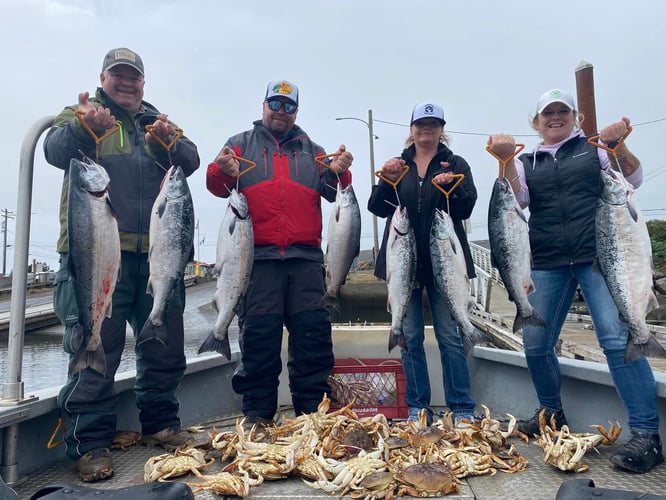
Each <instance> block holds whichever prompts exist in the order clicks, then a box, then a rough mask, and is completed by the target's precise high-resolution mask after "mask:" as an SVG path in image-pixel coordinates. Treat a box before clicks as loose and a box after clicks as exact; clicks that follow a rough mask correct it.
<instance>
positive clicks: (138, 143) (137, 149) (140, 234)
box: [132, 123, 143, 253]
mask: <svg viewBox="0 0 666 500" xmlns="http://www.w3.org/2000/svg"><path fill="white" fill-rule="evenodd" d="M137 125H138V123H137ZM139 130H141V129H140V128H139V127H138V126H136V127H135V128H134V146H135V148H134V149H135V151H133V152H132V154H136V155H137V158H138V160H139V200H143V155H142V154H141V153H142V152H141V140H140V139H139ZM142 227H143V201H139V221H138V227H137V232H136V236H137V237H136V251H137V253H141V242H142V239H143V232H142V231H141V228H142Z"/></svg>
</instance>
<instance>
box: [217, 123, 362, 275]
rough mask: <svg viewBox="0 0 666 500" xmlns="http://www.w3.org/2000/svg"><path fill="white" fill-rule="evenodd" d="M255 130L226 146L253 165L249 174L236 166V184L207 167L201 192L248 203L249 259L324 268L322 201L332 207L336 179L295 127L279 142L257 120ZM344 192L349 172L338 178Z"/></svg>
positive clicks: (315, 146)
mask: <svg viewBox="0 0 666 500" xmlns="http://www.w3.org/2000/svg"><path fill="white" fill-rule="evenodd" d="M253 125H254V128H252V129H251V130H246V131H245V132H241V133H240V134H237V135H235V136H233V137H231V138H229V140H228V141H227V142H226V144H225V146H228V147H230V148H231V149H233V150H234V152H235V154H236V155H237V156H240V157H242V158H244V159H247V160H250V161H252V162H255V163H256V164H257V166H256V168H254V169H252V170H248V167H247V165H246V164H245V163H241V172H243V171H246V170H247V173H243V175H241V176H240V177H239V178H236V177H231V176H228V175H226V174H225V173H223V172H222V171H221V170H220V168H219V167H218V165H217V163H215V162H213V163H211V164H209V165H208V171H207V172H206V187H207V188H208V190H209V191H210V192H211V193H213V194H214V195H215V196H220V197H223V198H226V197H227V196H229V193H230V192H231V189H233V188H235V187H236V184H237V183H238V185H239V191H240V192H241V193H243V194H244V195H245V197H246V198H247V203H248V209H249V212H250V217H251V218H252V229H253V231H254V244H255V250H254V258H255V259H256V260H261V259H283V258H302V259H307V260H314V261H317V262H323V258H324V257H323V251H322V249H321V232H322V215H321V198H322V197H324V198H325V199H326V200H328V201H331V202H332V201H334V200H335V196H336V187H337V183H338V180H337V177H336V175H335V174H334V173H333V172H331V171H330V170H329V169H327V168H326V167H324V166H321V165H319V164H317V162H316V161H315V158H316V157H318V156H323V155H325V154H326V153H325V151H324V149H323V148H322V147H321V146H319V145H318V144H316V143H315V142H313V141H312V140H311V139H310V138H309V137H308V135H307V134H306V133H305V132H304V131H303V129H301V128H300V127H299V126H297V125H294V127H293V128H292V129H291V131H290V132H289V134H288V135H287V137H286V138H285V139H283V140H282V141H278V140H277V139H276V138H275V136H274V135H273V134H272V133H271V132H270V131H269V130H268V129H267V128H266V127H265V126H264V125H263V124H262V123H261V120H257V121H255V122H254V123H253ZM340 181H341V183H342V186H343V187H346V186H347V185H348V184H350V183H351V172H349V171H347V172H345V173H344V174H343V175H341V176H340Z"/></svg>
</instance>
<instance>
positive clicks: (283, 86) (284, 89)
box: [271, 82, 292, 95]
mask: <svg viewBox="0 0 666 500" xmlns="http://www.w3.org/2000/svg"><path fill="white" fill-rule="evenodd" d="M271 90H272V91H273V92H274V93H276V94H283V95H290V94H291V93H292V89H291V85H289V84H288V83H287V82H280V83H278V84H276V85H274V86H273V88H272V89H271Z"/></svg>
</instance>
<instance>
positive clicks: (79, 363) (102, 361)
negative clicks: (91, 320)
mask: <svg viewBox="0 0 666 500" xmlns="http://www.w3.org/2000/svg"><path fill="white" fill-rule="evenodd" d="M86 368H90V369H92V370H95V371H96V372H97V373H100V374H102V375H106V354H104V347H102V343H101V342H100V343H99V345H98V346H97V349H95V350H94V351H89V350H87V349H86V348H85V347H83V348H82V349H79V351H78V352H77V353H76V355H75V356H74V359H72V361H71V362H70V363H69V370H68V375H69V376H70V377H71V376H72V375H74V374H75V373H78V372H80V371H83V370H85V369H86Z"/></svg>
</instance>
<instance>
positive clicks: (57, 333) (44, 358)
mask: <svg viewBox="0 0 666 500" xmlns="http://www.w3.org/2000/svg"><path fill="white" fill-rule="evenodd" d="M214 292H215V282H208V283H202V284H199V285H197V286H194V287H189V288H187V301H186V308H185V316H184V319H185V335H186V338H185V355H186V357H187V358H188V359H195V358H197V357H198V356H200V355H198V354H197V350H198V349H199V346H200V345H201V343H202V342H203V341H204V339H205V338H206V337H207V336H208V333H209V332H210V330H211V328H212V327H213V324H214V322H215V318H216V312H215V310H214V308H213V306H212V305H211V301H212V299H213V293H214ZM659 301H660V304H661V307H660V308H659V309H657V310H656V311H653V312H652V313H651V314H650V315H649V316H648V319H649V320H650V322H652V323H655V324H658V325H666V297H664V296H659ZM360 302H362V301H359V300H347V304H346V305H345V303H344V302H343V311H342V314H341V315H337V316H335V317H334V318H333V320H334V321H335V322H341V323H347V322H352V323H359V322H361V323H362V322H368V323H373V322H375V323H377V322H386V321H390V315H388V313H386V310H385V306H384V304H383V303H382V304H381V307H380V306H377V307H373V308H372V309H355V308H357V307H359V305H360ZM424 303H426V304H427V301H424ZM373 305H374V304H373ZM426 313H429V311H426ZM62 331H63V329H62V326H52V327H48V328H44V329H42V330H37V331H34V332H28V333H26V335H25V349H24V353H23V366H22V377H21V378H22V380H23V382H24V390H25V394H26V395H28V394H29V391H35V390H38V389H45V388H48V387H56V386H61V385H62V384H63V383H64V382H65V380H66V379H67V360H68V356H67V355H66V354H65V353H64V352H63V350H62ZM237 332H238V327H237V326H236V325H235V322H234V324H233V325H232V328H231V330H230V334H231V336H232V337H233V336H236V335H237ZM206 355H208V353H207V354H206ZM201 356H203V355H201ZM134 369H135V362H134V338H133V335H132V330H131V329H130V328H129V327H128V329H127V337H126V342H125V351H124V353H123V357H122V360H121V362H120V367H119V368H118V373H123V372H126V371H131V370H134ZM6 370H7V334H6V333H2V334H0V384H2V383H4V382H5V378H4V377H5V374H6Z"/></svg>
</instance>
